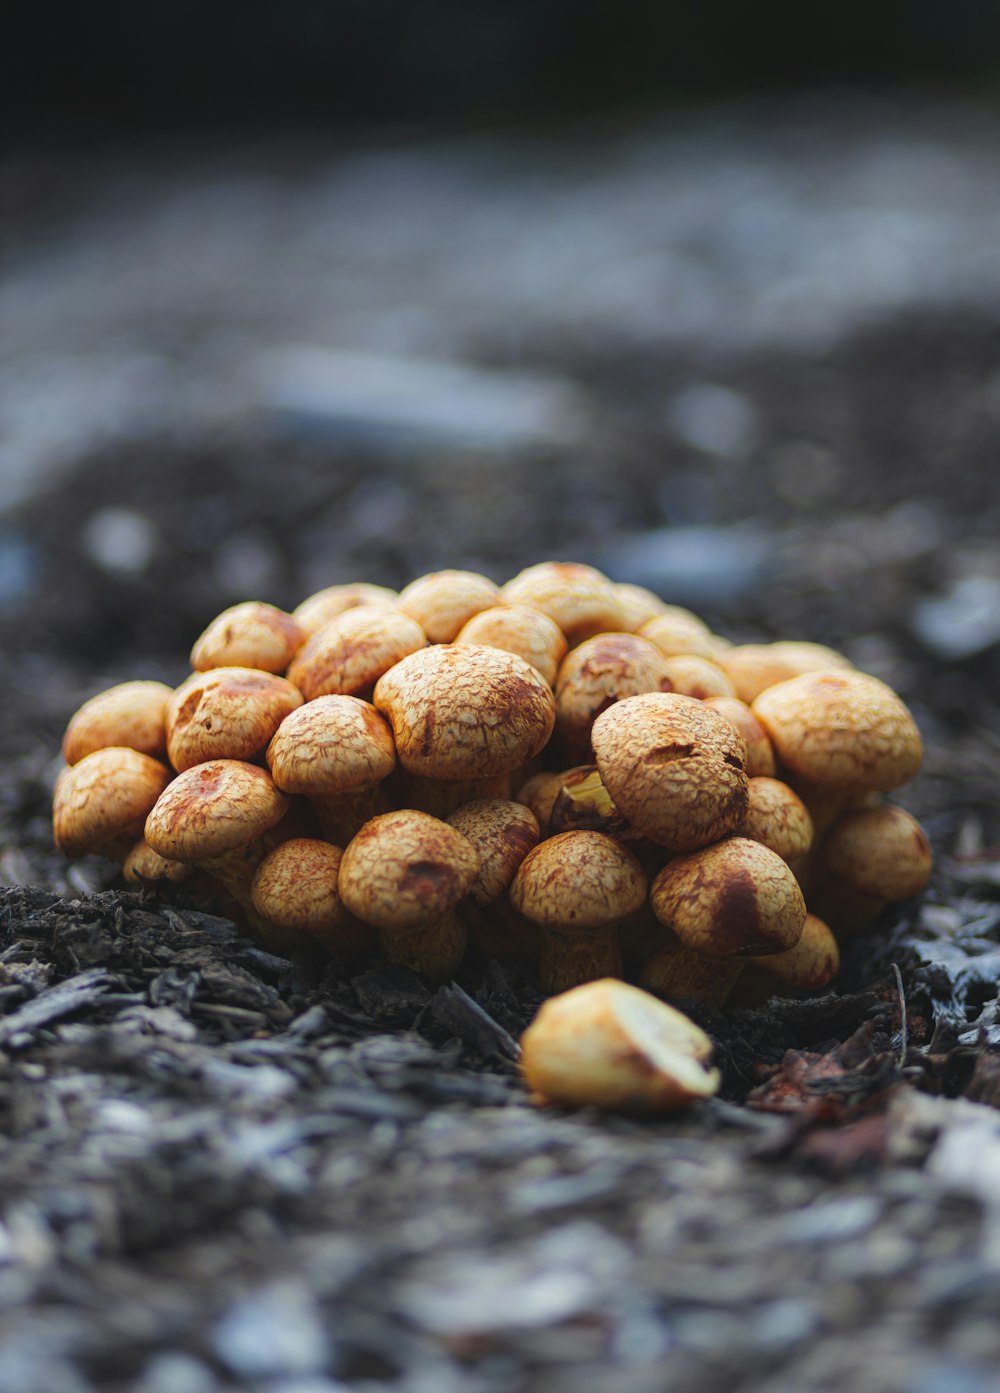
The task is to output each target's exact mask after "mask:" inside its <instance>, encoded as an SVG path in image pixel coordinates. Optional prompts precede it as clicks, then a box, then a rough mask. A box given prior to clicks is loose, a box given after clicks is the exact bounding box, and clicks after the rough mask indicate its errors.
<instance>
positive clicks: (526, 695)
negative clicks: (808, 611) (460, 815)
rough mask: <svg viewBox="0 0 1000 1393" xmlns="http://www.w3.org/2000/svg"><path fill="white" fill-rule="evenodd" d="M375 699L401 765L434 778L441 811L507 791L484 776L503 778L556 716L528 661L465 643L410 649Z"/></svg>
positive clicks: (537, 745)
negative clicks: (390, 734) (393, 741)
mask: <svg viewBox="0 0 1000 1393" xmlns="http://www.w3.org/2000/svg"><path fill="white" fill-rule="evenodd" d="M374 702H375V705H376V706H377V707H378V709H379V710H380V711H381V712H382V713H383V715H384V716H385V717H386V718H387V719H388V721H389V723H390V725H391V726H392V731H393V736H394V738H395V742H396V753H397V757H398V759H399V763H400V765H401V766H402V768H403V769H404V770H405V771H406V773H407V774H409V775H415V776H416V778H417V779H419V780H431V781H433V782H434V784H435V785H436V788H435V790H434V793H435V806H436V807H438V808H440V809H441V812H442V815H446V814H447V812H451V811H453V810H454V808H456V807H458V806H460V805H461V804H462V803H466V802H469V801H470V799H473V798H477V797H497V796H500V797H504V796H506V786H505V785H504V786H502V787H501V789H500V791H499V792H498V791H497V786H496V785H495V784H489V783H487V782H486V781H489V780H495V779H497V778H500V779H502V780H504V781H507V780H508V776H509V775H511V774H512V773H513V772H514V771H515V770H517V769H519V768H520V767H521V766H522V765H524V764H526V763H527V761H528V760H530V759H531V758H533V756H534V755H536V754H538V753H539V751H540V750H542V749H543V748H544V746H545V744H546V743H547V741H548V739H549V736H550V735H551V733H552V726H553V723H554V721H555V703H554V700H553V697H552V691H551V688H550V687H549V686H548V684H547V683H546V682H544V681H543V680H542V678H541V677H540V676H539V675H538V673H537V672H536V671H535V669H534V668H533V667H532V666H531V664H530V663H526V662H525V661H524V659H523V658H518V657H516V656H515V655H514V654H513V653H506V652H503V651H502V650H501V649H499V648H485V647H478V646H473V645H465V644H461V645H457V644H453V645H445V644H438V645H436V646H434V647H431V648H425V649H422V650H421V651H420V652H418V653H412V654H410V655H409V656H408V657H406V658H404V659H403V660H402V661H401V662H399V663H397V664H396V665H395V667H393V668H390V670H389V671H388V672H387V673H386V674H385V675H384V676H383V677H381V678H379V681H378V683H377V685H376V687H375V695H374ZM411 793H412V794H414V795H418V794H419V790H418V789H415V788H411ZM449 802H450V806H449ZM420 806H422V804H420Z"/></svg>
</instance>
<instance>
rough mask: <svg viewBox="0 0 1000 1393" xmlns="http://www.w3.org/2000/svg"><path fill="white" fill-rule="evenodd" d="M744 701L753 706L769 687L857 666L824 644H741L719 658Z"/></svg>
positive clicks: (792, 641)
mask: <svg viewBox="0 0 1000 1393" xmlns="http://www.w3.org/2000/svg"><path fill="white" fill-rule="evenodd" d="M718 662H719V664H720V666H721V667H722V668H723V669H724V670H725V672H726V673H727V674H728V676H729V679H730V681H731V682H732V684H733V686H734V687H735V689H736V695H737V696H738V697H739V698H740V700H741V701H745V702H746V703H747V704H748V705H752V704H753V703H754V701H756V699H757V697H759V696H760V694H761V692H764V691H766V690H767V689H768V687H773V686H775V685H776V683H778V682H787V681H788V679H789V678H790V677H800V676H801V675H802V673H804V672H820V671H824V672H825V671H828V670H829V669H830V668H844V669H847V670H848V671H850V670H853V667H854V664H853V663H851V662H850V661H849V660H848V659H847V658H845V657H844V655H843V653H838V652H837V650H836V649H835V648H827V646H826V644H823V643H809V642H807V641H805V640H802V639H778V640H777V641H776V642H774V643H740V644H736V645H734V646H733V647H731V648H729V649H728V650H727V651H726V652H725V653H722V654H720V655H719V657H718Z"/></svg>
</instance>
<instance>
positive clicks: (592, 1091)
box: [521, 977, 719, 1113]
mask: <svg viewBox="0 0 1000 1393" xmlns="http://www.w3.org/2000/svg"><path fill="white" fill-rule="evenodd" d="M711 1053H712V1042H711V1040H710V1039H709V1038H708V1036H707V1035H706V1034H705V1032H704V1031H703V1030H701V1029H700V1028H699V1027H698V1026H696V1025H695V1024H694V1022H693V1021H690V1020H688V1018H687V1016H685V1015H683V1014H682V1013H681V1012H680V1011H676V1010H675V1009H674V1008H673V1007H672V1006H668V1005H667V1004H666V1002H663V1001H657V999H656V998H655V997H653V996H650V995H649V993H648V992H644V991H640V989H639V988H638V987H630V986H627V985H626V983H624V982H620V981H618V980H617V979H616V978H613V977H605V978H601V979H600V980H599V981H596V982H585V983H584V984H583V985H582V986H579V987H573V988H572V989H571V990H570V991H568V992H563V993H561V994H560V995H559V996H552V997H549V999H548V1000H547V1001H544V1002H543V1003H542V1005H541V1008H540V1009H539V1012H538V1015H537V1016H536V1017H535V1019H534V1020H533V1021H532V1023H531V1025H530V1026H529V1027H528V1029H527V1030H526V1031H525V1032H524V1034H523V1035H522V1037H521V1072H522V1074H523V1076H524V1080H525V1083H526V1084H527V1085H528V1087H529V1088H530V1089H532V1090H533V1091H534V1093H536V1094H537V1095H538V1099H539V1101H541V1102H550V1103H562V1104H566V1105H568V1106H570V1107H587V1106H593V1107H602V1108H614V1109H618V1110H621V1111H624V1112H641V1113H654V1112H671V1111H673V1110H674V1109H676V1108H681V1107H684V1106H686V1105H687V1104H688V1103H690V1102H693V1101H694V1100H695V1099H696V1098H708V1097H711V1095H712V1094H713V1093H715V1092H716V1090H717V1089H718V1087H719V1074H718V1070H716V1069H711V1068H709V1067H708V1060H709V1059H710V1057H711Z"/></svg>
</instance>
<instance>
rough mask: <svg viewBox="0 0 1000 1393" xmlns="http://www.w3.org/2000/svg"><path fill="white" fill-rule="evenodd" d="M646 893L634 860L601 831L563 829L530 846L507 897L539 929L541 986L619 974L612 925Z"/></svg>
mask: <svg viewBox="0 0 1000 1393" xmlns="http://www.w3.org/2000/svg"><path fill="white" fill-rule="evenodd" d="M645 898H646V877H645V875H644V874H643V870H642V867H641V866H640V864H639V862H638V860H637V859H636V857H635V856H634V855H633V854H632V852H631V851H629V850H628V848H627V847H624V846H622V845H621V843H619V842H616V841H614V840H613V839H612V838H611V837H606V836H605V835H604V834H603V833H602V832H562V833H560V834H559V835H558V836H555V837H549V838H548V840H547V841H544V842H540V843H539V844H538V846H536V847H535V849H534V851H530V852H529V853H528V855H527V856H526V857H525V859H524V860H523V861H522V862H521V866H520V868H519V870H518V872H517V874H516V875H515V877H514V879H513V881H512V882H511V886H510V901H511V904H512V905H513V906H514V908H515V909H516V910H517V911H518V912H519V913H520V914H523V915H524V916H525V918H526V919H530V920H531V921H532V923H534V924H537V925H538V926H539V927H540V928H541V930H542V935H541V940H540V943H539V967H538V975H539V979H540V981H541V984H542V989H543V991H546V992H560V991H565V990H566V989H567V988H569V987H575V986H577V985H579V983H581V982H589V981H592V980H593V979H594V978H597V977H620V976H621V972H622V959H621V947H620V944H619V941H618V934H617V928H618V925H619V923H620V922H621V921H622V920H623V919H625V918H626V917H627V916H628V915H630V914H633V913H634V912H635V911H636V910H637V909H638V908H639V907H640V905H642V903H643V902H644V900H645Z"/></svg>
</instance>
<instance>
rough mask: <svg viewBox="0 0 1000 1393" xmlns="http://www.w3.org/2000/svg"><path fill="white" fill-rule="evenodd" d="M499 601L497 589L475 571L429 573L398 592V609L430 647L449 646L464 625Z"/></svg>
mask: <svg viewBox="0 0 1000 1393" xmlns="http://www.w3.org/2000/svg"><path fill="white" fill-rule="evenodd" d="M499 601H500V587H499V586H498V585H496V584H495V583H494V582H493V581H492V580H490V579H489V577H488V576H481V575H480V574H479V573H478V572H477V571H431V572H430V573H429V574H428V575H426V576H418V577H417V579H416V580H411V581H410V583H409V585H407V586H404V588H403V589H402V590H401V591H400V592H399V600H398V602H397V604H398V608H399V610H400V612H401V613H402V614H407V615H409V617H410V618H411V619H414V620H416V622H417V623H418V624H419V625H420V627H421V628H422V629H423V631H424V633H425V634H426V635H427V637H428V639H429V640H430V642H431V643H450V642H451V641H452V639H453V638H454V637H455V635H456V634H457V633H458V631H459V630H460V629H461V627H462V625H463V624H466V623H467V622H468V621H469V620H470V619H471V618H472V616H473V615H474V614H478V613H479V612H480V610H484V609H489V608H490V607H491V606H493V605H496V604H498V603H499Z"/></svg>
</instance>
